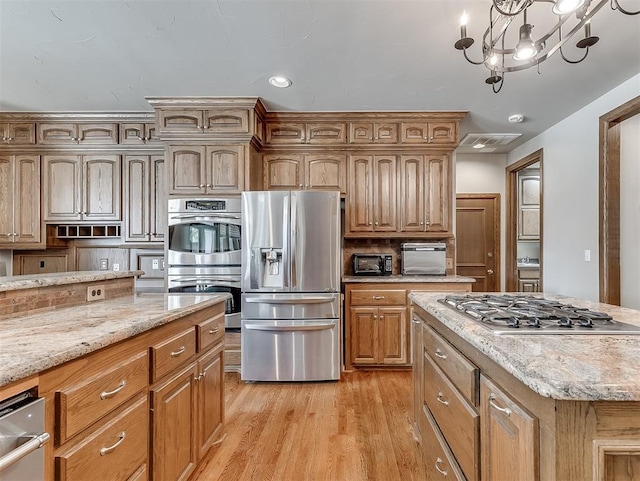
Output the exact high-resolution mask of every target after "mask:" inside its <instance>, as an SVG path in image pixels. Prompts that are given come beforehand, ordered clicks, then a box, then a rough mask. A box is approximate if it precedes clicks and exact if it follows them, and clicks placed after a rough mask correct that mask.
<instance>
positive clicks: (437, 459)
mask: <svg viewBox="0 0 640 481" xmlns="http://www.w3.org/2000/svg"><path fill="white" fill-rule="evenodd" d="M420 416H421V420H420V421H421V422H420V428H421V434H422V458H423V461H424V463H425V465H426V467H427V474H428V476H427V479H429V480H431V481H435V480H439V479H442V480H449V479H455V480H457V481H466V479H465V477H464V475H463V474H462V471H461V470H460V466H458V463H456V460H455V458H454V457H453V454H451V451H450V450H449V447H448V446H447V443H446V441H445V440H444V439H443V438H442V434H441V433H440V430H439V429H438V425H437V424H436V422H435V420H434V419H433V417H432V416H431V413H430V412H429V411H428V410H425V409H422V412H421V413H420Z"/></svg>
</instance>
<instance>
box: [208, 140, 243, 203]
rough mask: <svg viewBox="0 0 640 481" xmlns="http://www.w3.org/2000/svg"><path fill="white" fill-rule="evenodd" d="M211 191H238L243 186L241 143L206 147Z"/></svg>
mask: <svg viewBox="0 0 640 481" xmlns="http://www.w3.org/2000/svg"><path fill="white" fill-rule="evenodd" d="M207 162H208V164H209V165H208V169H209V172H210V179H209V181H208V182H207V184H208V189H207V190H210V191H212V192H229V193H239V192H241V191H242V189H243V187H244V183H243V182H242V179H243V178H244V147H243V146H241V145H216V146H209V147H207Z"/></svg>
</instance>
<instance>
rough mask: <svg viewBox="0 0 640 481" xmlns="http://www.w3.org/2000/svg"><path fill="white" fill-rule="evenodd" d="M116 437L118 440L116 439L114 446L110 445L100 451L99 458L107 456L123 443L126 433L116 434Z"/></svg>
mask: <svg viewBox="0 0 640 481" xmlns="http://www.w3.org/2000/svg"><path fill="white" fill-rule="evenodd" d="M118 437H119V438H120V439H118V440H117V441H116V442H115V443H114V444H112V445H111V446H109V447H106V448H102V449H100V456H104V455H105V454H109V453H110V452H112V451H113V450H114V449H116V448H117V447H118V446H120V445H121V444H122V443H123V442H124V438H126V437H127V433H126V432H124V431H122V432H121V433H120V434H118Z"/></svg>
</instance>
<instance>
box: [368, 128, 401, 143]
mask: <svg viewBox="0 0 640 481" xmlns="http://www.w3.org/2000/svg"><path fill="white" fill-rule="evenodd" d="M373 129H374V135H373V140H374V142H375V143H376V144H396V143H398V124H375V125H374V127H373Z"/></svg>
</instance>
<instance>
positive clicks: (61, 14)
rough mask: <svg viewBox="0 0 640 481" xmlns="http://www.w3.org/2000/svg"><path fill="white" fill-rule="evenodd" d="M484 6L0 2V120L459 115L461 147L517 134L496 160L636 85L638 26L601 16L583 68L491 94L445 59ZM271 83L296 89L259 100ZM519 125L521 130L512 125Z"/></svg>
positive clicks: (517, 77) (554, 63)
mask: <svg viewBox="0 0 640 481" xmlns="http://www.w3.org/2000/svg"><path fill="white" fill-rule="evenodd" d="M621 2H622V3H623V5H624V4H625V3H627V4H629V5H626V7H627V8H629V9H632V8H634V7H636V6H637V5H633V4H634V3H638V2H637V0H621ZM489 5H490V0H380V1H378V0H217V1H216V0H191V1H189V0H172V1H161V0H127V1H125V0H82V1H75V0H74V1H71V0H67V1H38V0H35V1H27V0H17V1H16V0H0V72H1V74H0V110H1V111H141V110H151V107H150V106H149V104H148V103H147V102H146V101H145V97H146V96H183V95H194V96H248V97H261V98H262V99H263V101H264V102H265V104H266V106H267V108H268V109H269V110H287V111H290V110H293V111H371V110H375V111H379V110H399V111H411V110H464V111H468V112H469V113H468V115H467V116H466V117H465V119H464V120H463V122H462V125H461V138H462V137H463V136H464V135H465V134H466V133H501V134H504V133H520V134H522V136H520V137H518V139H517V140H515V141H513V142H511V143H509V144H507V145H506V146H498V148H497V149H496V150H495V152H506V151H508V150H510V149H512V148H513V147H515V146H517V145H519V144H521V143H522V142H524V141H526V140H528V139H530V138H531V137H533V136H535V135H537V134H538V133H540V132H542V131H544V130H545V129H547V128H548V127H550V126H552V125H553V124H555V123H557V122H558V121H559V120H561V119H563V118H565V117H567V116H568V115H570V114H571V113H573V112H575V111H577V110H579V109H580V108H581V107H582V106H584V105H586V104H588V103H589V102H591V101H593V100H594V99H596V98H598V97H599V96H601V95H603V94H604V93H605V92H607V91H608V90H610V89H611V88H613V87H615V86H617V85H619V84H620V83H622V82H623V81H625V80H628V79H629V78H631V77H633V76H634V75H636V74H638V73H640V15H638V16H633V17H631V16H626V15H623V14H621V13H619V12H616V11H613V10H611V9H610V8H609V5H606V6H605V7H603V8H602V10H600V12H599V13H598V14H597V15H596V16H595V17H594V18H593V19H592V29H593V33H594V35H598V36H600V42H599V43H598V44H597V45H596V46H595V47H593V48H592V49H591V52H590V53H589V57H588V58H587V59H586V60H585V61H584V62H582V63H580V64H577V65H569V64H566V63H565V62H563V61H562V59H561V58H560V56H559V55H557V54H556V55H554V56H553V57H551V58H550V59H549V60H547V61H546V62H544V63H542V64H540V67H539V70H540V72H538V71H537V70H536V69H535V68H532V69H528V70H525V71H522V72H516V73H512V74H507V76H506V79H505V84H504V87H503V88H502V91H501V92H500V93H498V94H494V93H493V92H492V91H491V87H490V86H488V85H486V84H485V83H484V79H485V78H486V77H487V76H488V71H487V70H486V69H485V68H484V67H481V66H473V65H471V64H469V63H467V62H466V61H465V60H464V59H463V57H462V55H461V54H460V52H458V51H457V50H455V49H454V48H453V44H454V42H455V41H456V40H457V39H458V38H459V35H460V30H459V26H458V21H459V18H460V15H461V13H462V12H463V11H466V12H467V13H468V15H469V18H470V20H469V27H468V30H469V34H470V35H471V36H473V37H475V38H476V45H474V47H473V48H472V51H471V56H472V57H474V58H475V59H478V57H479V56H480V51H479V49H478V43H479V39H480V37H481V35H482V33H484V30H485V29H486V27H487V21H488V20H487V19H488V9H489ZM531 23H534V22H531ZM534 25H535V23H534ZM537 27H538V29H539V31H540V32H542V30H543V27H544V19H540V20H538V25H537ZM536 33H537V30H536V28H535V27H534V35H535V34H536ZM577 38H580V37H576V39H577ZM571 45H573V43H572V44H571ZM576 50H577V49H575V48H573V47H570V48H569V49H568V50H567V52H566V54H567V56H571V57H572V58H575V57H577V56H578V55H579V53H580V52H577V51H576ZM272 75H285V76H287V77H289V78H290V79H291V80H292V81H293V86H291V87H290V88H288V89H275V88H273V87H271V86H269V85H268V83H267V79H268V78H269V77H271V76H272ZM515 113H519V114H523V115H524V116H525V121H524V122H522V123H519V124H510V123H508V122H507V117H508V116H510V115H512V114H515Z"/></svg>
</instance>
